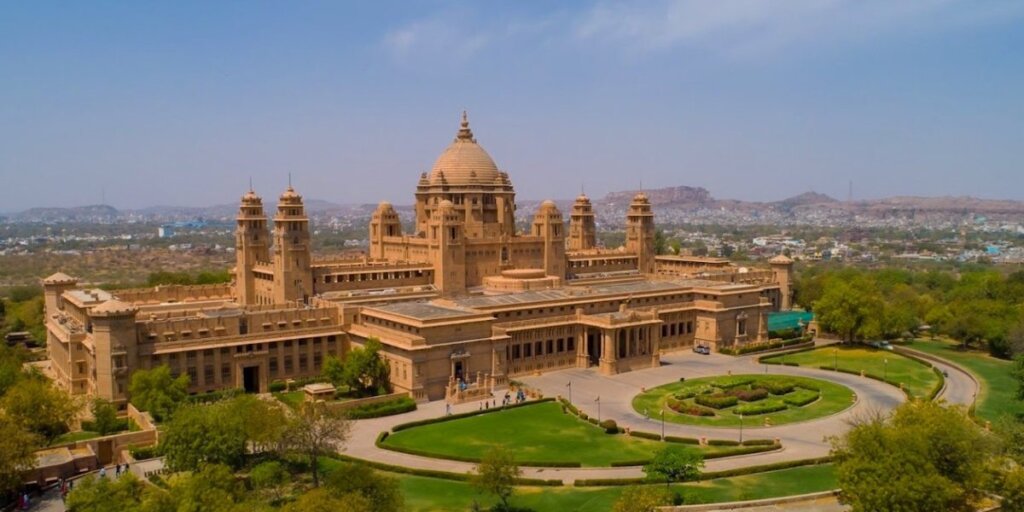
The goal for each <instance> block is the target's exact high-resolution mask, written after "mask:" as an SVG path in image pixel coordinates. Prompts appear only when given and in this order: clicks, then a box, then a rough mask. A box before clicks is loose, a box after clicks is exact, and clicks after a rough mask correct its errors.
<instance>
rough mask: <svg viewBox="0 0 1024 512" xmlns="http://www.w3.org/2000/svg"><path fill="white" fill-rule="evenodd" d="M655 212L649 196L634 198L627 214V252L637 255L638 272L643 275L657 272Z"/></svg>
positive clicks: (639, 193)
mask: <svg viewBox="0 0 1024 512" xmlns="http://www.w3.org/2000/svg"><path fill="white" fill-rule="evenodd" d="M654 237H655V231H654V212H653V211H651V202H650V200H648V199H647V194H644V193H643V192H638V193H637V194H636V195H635V196H633V202H632V203H630V204H629V211H628V212H627V214H626V250H627V251H628V252H631V253H633V254H636V255H637V263H638V265H637V266H638V267H639V268H638V270H640V272H641V273H643V274H653V273H654V271H655V258H654V257H655V250H654Z"/></svg>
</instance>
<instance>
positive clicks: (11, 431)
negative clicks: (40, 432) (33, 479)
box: [0, 411, 40, 496]
mask: <svg viewBox="0 0 1024 512" xmlns="http://www.w3.org/2000/svg"><path fill="white" fill-rule="evenodd" d="M39 444H40V438H39V436H37V435H35V434H33V433H31V432H29V431H28V430H27V429H25V428H22V427H21V426H20V425H19V424H17V423H15V421H14V420H12V419H11V418H10V417H8V416H7V413H6V412H4V411H0V496H4V495H6V494H7V493H8V492H10V491H13V490H15V489H17V488H18V487H20V486H21V483H22V478H21V477H22V473H23V472H24V471H25V470H27V469H30V468H31V467H32V466H33V465H34V464H35V461H36V457H35V453H34V451H35V450H36V448H37V447H38V446H39Z"/></svg>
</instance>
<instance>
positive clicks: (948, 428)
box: [832, 401, 995, 512]
mask: <svg viewBox="0 0 1024 512" xmlns="http://www.w3.org/2000/svg"><path fill="white" fill-rule="evenodd" d="M994 448H995V443H994V440H993V439H992V438H991V437H990V436H986V435H985V434H984V433H983V432H982V431H981V430H980V429H979V428H978V427H977V426H976V425H975V424H974V423H973V422H972V421H971V420H970V419H969V418H968V417H967V415H966V414H964V411H963V410H961V409H958V408H945V407H943V406H942V405H939V404H936V403H934V402H918V401H915V402H909V403H905V404H904V405H902V406H900V407H898V408H897V409H896V410H895V412H894V413H893V414H892V416H891V417H888V418H887V417H883V416H880V415H876V416H873V417H870V418H868V419H866V420H863V421H861V422H859V423H857V424H856V425H854V426H853V428H852V429H850V431H849V432H847V433H846V434H844V435H843V436H841V437H838V438H835V439H833V440H832V455H833V457H834V458H835V461H836V473H837V478H838V481H839V485H840V487H842V489H843V494H842V496H841V497H840V500H841V501H842V502H843V503H845V504H847V505H849V506H850V507H851V509H852V510H853V511H854V512H861V511H864V512H866V511H876V510H905V511H922V512H923V511H929V510H944V511H967V510H973V505H972V503H973V501H974V500H975V499H976V498H977V497H978V496H979V495H980V493H981V489H984V488H985V487H986V484H987V483H988V482H987V478H988V475H989V473H988V471H987V468H988V467H989V464H988V463H989V460H990V458H991V457H992V455H993V454H994Z"/></svg>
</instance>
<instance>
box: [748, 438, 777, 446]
mask: <svg viewBox="0 0 1024 512" xmlns="http://www.w3.org/2000/svg"><path fill="white" fill-rule="evenodd" d="M740 444H741V445H743V446H769V445H774V444H775V440H774V439H747V440H746V441H743V442H742V443H740Z"/></svg>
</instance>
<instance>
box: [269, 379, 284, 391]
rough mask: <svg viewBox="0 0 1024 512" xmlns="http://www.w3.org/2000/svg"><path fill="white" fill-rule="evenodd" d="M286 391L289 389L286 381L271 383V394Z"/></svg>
mask: <svg viewBox="0 0 1024 512" xmlns="http://www.w3.org/2000/svg"><path fill="white" fill-rule="evenodd" d="M286 389H288V385H287V384H285V383H284V381H280V380H275V381H274V382H271V383H270V392H271V393H280V392H282V391H284V390H286Z"/></svg>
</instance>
